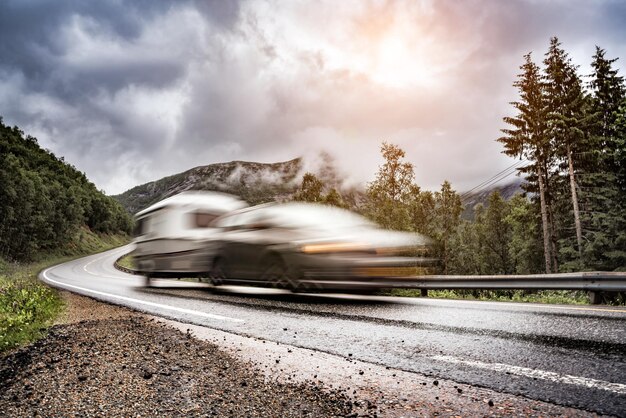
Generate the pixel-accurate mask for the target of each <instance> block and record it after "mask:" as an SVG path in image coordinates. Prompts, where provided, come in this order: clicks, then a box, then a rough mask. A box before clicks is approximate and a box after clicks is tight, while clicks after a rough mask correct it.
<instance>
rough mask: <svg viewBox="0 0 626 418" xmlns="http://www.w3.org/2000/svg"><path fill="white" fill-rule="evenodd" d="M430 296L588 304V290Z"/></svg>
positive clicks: (409, 293)
mask: <svg viewBox="0 0 626 418" xmlns="http://www.w3.org/2000/svg"><path fill="white" fill-rule="evenodd" d="M387 294H388V295H391V296H405V297H418V296H420V291H419V290H409V289H393V290H390V291H389V292H387ZM428 297H433V298H439V299H464V300H491V301H498V302H526V303H549V304H562V305H588V304H589V296H588V295H587V293H586V292H582V291H570V290H539V291H533V292H529V291H524V290H476V291H472V290H429V291H428Z"/></svg>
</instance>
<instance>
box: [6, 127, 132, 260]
mask: <svg viewBox="0 0 626 418" xmlns="http://www.w3.org/2000/svg"><path fill="white" fill-rule="evenodd" d="M84 227H87V228H89V229H90V230H91V231H93V232H96V233H104V234H113V233H129V232H130V231H131V229H132V219H131V217H130V215H129V214H128V213H127V212H126V210H125V209H124V208H123V207H122V206H121V205H120V204H119V203H118V202H117V201H115V200H114V199H112V198H110V197H108V196H106V195H105V194H104V193H102V192H101V191H99V190H98V189H97V188H96V186H95V185H94V184H93V183H91V182H90V181H89V180H88V179H87V177H85V175H84V174H83V173H81V172H80V171H78V170H77V169H76V168H74V167H73V166H72V165H70V164H68V163H66V162H65V161H64V160H63V158H62V157H61V158H57V157H56V156H55V155H54V154H53V153H51V152H50V151H47V150H44V149H42V148H41V147H40V146H39V144H38V143H37V139H36V138H34V137H32V136H30V135H24V132H22V131H21V130H20V129H19V128H18V127H9V126H5V125H4V123H3V121H2V118H0V259H5V260H9V261H30V260H32V259H34V258H35V257H36V256H37V255H38V254H39V253H40V252H47V251H51V250H58V249H59V248H63V247H66V246H68V245H72V241H73V239H74V238H75V236H76V235H77V234H78V233H79V231H80V229H81V228H84Z"/></svg>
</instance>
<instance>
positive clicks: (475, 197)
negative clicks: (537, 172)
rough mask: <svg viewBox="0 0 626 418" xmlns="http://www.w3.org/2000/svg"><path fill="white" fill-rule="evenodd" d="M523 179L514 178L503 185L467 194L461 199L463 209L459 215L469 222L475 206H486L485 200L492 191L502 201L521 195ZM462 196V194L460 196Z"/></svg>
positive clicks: (472, 216)
mask: <svg viewBox="0 0 626 418" xmlns="http://www.w3.org/2000/svg"><path fill="white" fill-rule="evenodd" d="M523 182H524V179H521V178H519V177H516V178H515V179H514V180H513V181H511V182H509V183H506V184H503V185H495V186H491V187H489V188H486V189H482V190H477V191H476V192H472V193H468V194H467V195H466V196H465V197H464V198H463V206H464V207H465V209H464V210H463V213H462V214H461V217H462V218H463V219H467V220H471V219H473V218H474V208H475V207H476V205H479V204H482V205H483V206H487V200H488V199H489V195H490V194H491V193H493V192H494V191H498V192H499V193H500V195H501V196H502V198H503V199H504V200H509V199H510V198H512V197H513V196H515V195H516V194H518V193H523V190H522V183H523ZM462 195H463V194H462Z"/></svg>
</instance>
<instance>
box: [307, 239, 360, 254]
mask: <svg viewBox="0 0 626 418" xmlns="http://www.w3.org/2000/svg"><path fill="white" fill-rule="evenodd" d="M369 249H370V246H369V245H367V244H364V243H359V242H333V243H324V244H307V245H303V246H302V247H300V251H302V252H303V253H307V254H320V253H339V252H352V251H367V250H369Z"/></svg>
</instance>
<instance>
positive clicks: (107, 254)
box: [83, 247, 126, 279]
mask: <svg viewBox="0 0 626 418" xmlns="http://www.w3.org/2000/svg"><path fill="white" fill-rule="evenodd" d="M122 252H126V247H124V249H123V250H120V251H116V252H115V253H113V254H115V255H117V254H120V253H122ZM111 255H112V254H110V253H108V252H107V253H106V254H105V255H103V256H102V257H98V258H95V259H93V260H91V261H90V262H88V263H87V264H85V265H84V266H83V270H85V272H86V273H87V274H91V275H92V276H96V277H103V278H107V279H120V278H121V276H108V275H104V274H98V273H94V272H91V271H89V270H88V269H87V267H89V266H90V265H91V264H93V263H95V262H96V261H100V260H102V259H104V258H108V257H111ZM120 273H122V272H120Z"/></svg>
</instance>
